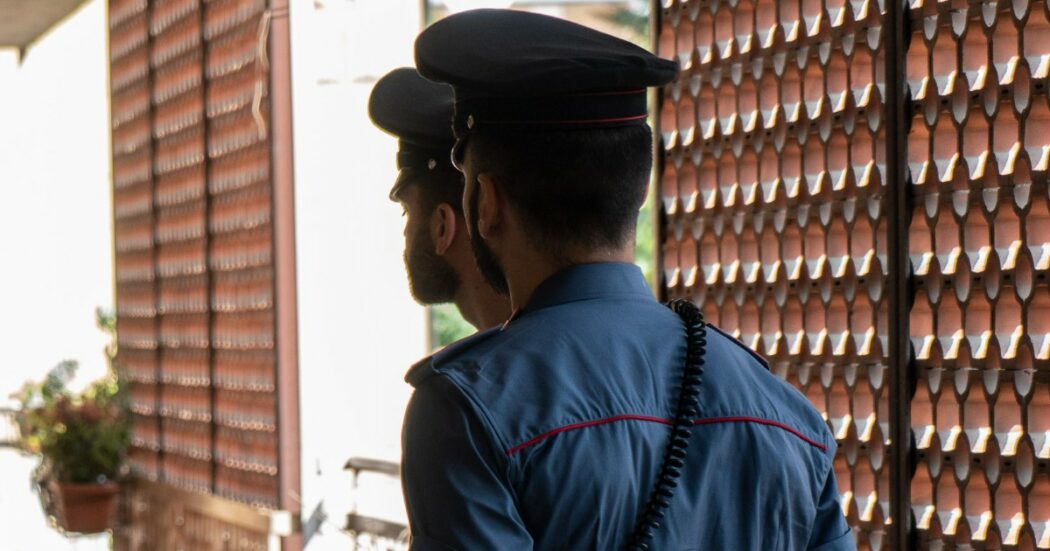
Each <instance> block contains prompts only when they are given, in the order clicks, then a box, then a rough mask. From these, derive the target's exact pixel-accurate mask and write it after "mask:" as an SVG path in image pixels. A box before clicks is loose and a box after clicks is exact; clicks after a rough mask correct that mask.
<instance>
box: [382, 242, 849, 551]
mask: <svg viewBox="0 0 1050 551" xmlns="http://www.w3.org/2000/svg"><path fill="white" fill-rule="evenodd" d="M707 341H708V345H707V356H706V365H705V374H704V378H703V384H702V386H701V395H700V414H699V416H698V420H697V422H696V427H695V428H694V429H693V436H692V440H691V442H690V445H689V455H688V457H687V465H686V466H685V468H684V469H683V470H682V477H681V479H679V485H678V488H677V489H676V491H675V495H674V498H673V499H672V500H671V505H670V508H669V509H668V510H667V517H666V519H665V521H664V522H663V525H662V526H661V527H660V528H658V529H657V530H656V531H655V535H654V539H653V540H652V542H651V545H650V547H651V548H652V549H660V550H664V549H667V550H674V551H680V550H693V549H703V550H722V549H734V550H735V549H755V550H763V551H765V550H779V549H788V550H794V549H819V550H822V551H826V550H839V549H854V548H855V543H854V539H853V535H852V533H851V532H850V530H849V528H848V527H847V525H846V523H845V519H844V517H843V515H842V511H841V509H840V507H839V502H838V493H837V490H836V488H835V478H834V470H833V469H832V459H833V458H834V456H835V442H834V439H833V437H832V435H831V433H830V431H829V430H828V428H827V425H826V424H825V422H824V420H823V419H822V418H821V416H820V414H819V413H817V411H816V410H815V409H814V408H813V406H812V405H810V403H809V402H808V401H807V400H806V398H805V397H804V396H802V394H801V393H799V392H798V391H797V390H795V389H794V388H793V387H791V386H790V385H788V384H787V383H786V382H784V381H782V380H780V379H779V378H777V377H776V376H774V375H772V374H771V373H770V372H769V370H768V369H767V368H766V365H765V363H764V362H763V360H761V359H760V358H759V357H758V356H756V355H754V354H753V353H751V352H750V351H749V350H748V349H746V348H745V347H743V345H741V344H739V343H738V342H737V341H735V340H733V339H731V338H729V337H727V336H725V335H724V334H722V333H720V332H718V331H716V330H713V328H709V331H708V338H707ZM685 349H686V340H685V327H684V324H683V322H682V321H681V319H680V318H679V317H678V316H677V315H676V314H675V313H674V312H672V311H671V310H670V309H669V308H667V307H666V306H664V305H662V304H660V303H658V302H657V301H656V300H655V299H654V298H653V296H652V294H651V292H650V290H649V288H648V287H647V285H646V282H645V279H644V278H643V276H642V274H641V271H640V270H639V269H638V268H637V267H636V266H634V265H630V264H611V263H610V264H582V265H576V266H573V267H570V268H568V269H566V270H564V271H562V272H560V273H558V274H556V275H555V276H553V277H551V278H550V279H548V280H547V281H545V282H544V283H543V284H541V285H540V286H539V287H538V288H537V289H536V291H535V293H534V294H533V296H532V299H531V300H530V301H529V303H528V304H527V305H526V307H525V308H524V309H523V310H522V312H521V313H520V315H518V316H517V317H516V318H514V319H513V321H511V322H510V323H508V324H507V325H505V326H504V327H502V328H497V329H493V330H489V331H486V332H483V333H479V334H477V335H475V336H473V337H469V338H467V339H465V340H463V341H460V342H459V343H456V344H453V345H451V346H450V347H448V348H446V349H445V350H443V351H442V352H439V353H438V354H436V355H435V356H432V357H431V358H428V359H427V360H424V361H422V362H420V363H419V364H417V365H416V366H414V367H413V368H412V369H411V370H410V371H409V373H408V376H407V380H408V381H409V382H410V383H411V384H412V385H413V386H415V388H416V390H415V394H414V395H413V397H412V400H411V402H410V403H409V406H408V411H407V413H406V416H405V425H404V432H403V435H402V440H403V442H402V444H403V448H404V450H403V451H404V457H403V465H402V480H403V484H404V491H405V500H406V503H407V506H408V518H409V524H410V526H411V530H412V536H413V541H412V549H415V550H417V551H424V550H425V551H430V550H446V549H460V550H464V551H468V550H469V551H473V550H488V549H501V550H502V549H508V550H510V549H599V550H616V549H621V548H623V546H624V544H625V542H626V539H627V538H628V536H629V535H630V534H631V532H632V531H633V529H634V526H635V524H636V522H637V520H638V517H639V515H640V513H641V511H642V507H644V505H645V502H646V500H647V499H648V497H649V493H650V491H651V490H652V488H653V485H654V484H655V482H656V480H655V479H656V476H657V472H658V470H659V468H660V464H661V462H662V460H663V453H664V450H665V448H666V443H667V441H668V438H669V431H670V427H669V423H670V420H671V419H672V418H673V407H672V404H673V403H674V401H675V400H676V399H677V392H678V379H679V378H680V374H681V370H682V366H683V365H684V361H685Z"/></svg>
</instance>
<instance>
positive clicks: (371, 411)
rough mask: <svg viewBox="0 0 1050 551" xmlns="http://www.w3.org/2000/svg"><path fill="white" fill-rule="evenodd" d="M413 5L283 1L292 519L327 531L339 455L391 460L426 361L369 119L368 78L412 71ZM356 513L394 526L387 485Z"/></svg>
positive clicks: (390, 171) (381, 137)
mask: <svg viewBox="0 0 1050 551" xmlns="http://www.w3.org/2000/svg"><path fill="white" fill-rule="evenodd" d="M420 12H421V9H420V2H419V0H316V1H315V0H298V1H295V2H293V3H292V10H291V26H292V70H293V102H294V110H293V116H294V122H295V164H296V174H295V177H296V184H295V185H296V218H297V221H296V231H297V246H298V278H299V281H298V283H299V343H300V380H301V388H302V390H301V393H302V402H301V404H302V407H301V419H302V449H303V456H302V466H303V478H304V480H303V512H304V515H308V514H309V513H310V512H311V511H312V510H313V508H314V507H315V506H316V504H317V503H318V502H319V501H320V500H323V501H324V504H325V509H326V510H327V511H328V513H329V515H330V516H331V522H332V523H333V525H332V526H329V527H327V528H326V529H325V532H326V533H328V535H326V536H325V537H322V538H320V539H315V540H314V541H312V542H311V543H310V544H309V547H308V548H309V549H328V548H331V549H345V548H346V545H347V540H346V536H344V535H342V534H334V535H333V532H334V527H335V526H341V525H342V523H343V522H344V520H345V513H346V509H347V507H348V505H349V501H348V499H349V490H350V477H349V476H348V475H347V474H346V473H344V472H343V471H342V466H343V463H344V462H345V461H346V460H347V459H348V458H349V457H351V456H355V455H356V456H366V457H373V458H381V459H389V460H397V459H398V458H399V457H400V428H401V420H402V417H403V413H404V407H405V404H406V402H407V399H408V396H409V394H410V392H411V389H410V387H409V386H408V385H407V384H406V383H405V382H404V381H403V377H404V373H405V371H406V370H407V369H408V367H409V366H410V365H411V363H413V362H414V361H415V360H417V359H419V358H420V357H422V356H423V355H424V354H425V344H426V342H425V341H426V334H425V332H426V323H425V316H424V310H423V309H422V308H420V307H419V306H417V305H416V304H415V303H414V302H412V300H411V298H410V296H409V293H408V286H407V282H406V278H405V272H404V266H403V263H402V260H401V252H402V248H403V237H402V228H403V218H402V217H401V209H400V207H399V206H397V205H395V204H394V203H391V202H390V201H389V200H388V199H387V193H388V191H389V189H390V187H391V185H392V184H393V181H394V178H395V176H396V169H395V162H394V161H395V152H396V150H397V145H396V142H395V140H394V139H393V138H391V137H389V136H387V135H386V134H383V133H382V132H380V131H379V130H377V129H375V127H373V126H372V124H371V123H370V122H369V120H368V113H367V101H368V94H369V93H370V92H371V88H372V85H373V84H374V82H375V80H376V79H377V78H378V77H380V76H382V75H383V74H385V73H386V72H387V71H389V70H391V69H393V68H395V67H399V66H404V65H411V64H412V42H413V40H414V38H415V36H416V34H417V33H418V32H419V29H420V24H421V13H420ZM367 497H368V504H367V506H366V507H364V508H363V511H364V512H367V513H372V514H375V515H377V516H384V517H387V518H392V519H394V520H398V519H403V518H404V512H403V505H402V502H401V496H400V490H399V487H398V486H396V485H391V486H387V487H385V488H384V489H382V490H380V491H379V492H375V493H371V494H370V495H369V496H367Z"/></svg>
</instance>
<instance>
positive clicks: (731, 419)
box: [506, 415, 828, 456]
mask: <svg viewBox="0 0 1050 551" xmlns="http://www.w3.org/2000/svg"><path fill="white" fill-rule="evenodd" d="M617 421H646V422H649V423H660V424H662V425H673V424H674V421H672V420H670V419H664V418H662V417H650V416H647V415H616V416H614V417H605V418H602V419H595V420H593V421H584V422H582V423H573V424H571V425H565V426H562V427H558V428H556V429H553V430H549V431H547V432H545V433H543V434H541V435H539V436H537V437H535V438H532V439H529V440H526V441H525V442H522V443H521V444H518V445H517V446H514V447H513V448H510V449H508V450H507V452H506V453H507V455H508V456H510V455H514V454H516V453H518V452H520V451H521V450H524V449H525V448H528V447H529V446H533V445H535V444H538V443H540V442H542V441H544V440H546V439H548V438H550V437H552V436H554V435H556V434H561V433H563V432H568V431H571V430H576V429H585V428H588V427H596V426H598V425H607V424H609V423H615V422H617ZM720 423H755V424H759V425H765V426H767V427H775V428H778V429H782V430H785V431H787V432H789V433H791V434H792V435H794V436H796V437H798V438H799V439H800V440H802V441H803V442H805V443H807V444H809V445H811V446H813V447H815V448H817V449H819V450H821V451H828V447H827V446H825V445H823V444H821V443H819V442H817V441H815V440H813V439H811V438H809V437H807V436H805V435H804V434H802V433H801V432H799V431H797V430H795V429H793V428H791V427H789V426H787V425H785V424H783V423H779V422H777V421H772V420H769V419H763V418H761V417H710V418H707V419H697V420H695V421H693V425H694V426H701V425H717V424H720Z"/></svg>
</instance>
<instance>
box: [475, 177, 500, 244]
mask: <svg viewBox="0 0 1050 551" xmlns="http://www.w3.org/2000/svg"><path fill="white" fill-rule="evenodd" d="M474 193H476V194H477V195H478V198H477V202H478V220H477V224H476V227H477V228H478V232H479V233H480V234H481V237H484V238H486V239H487V238H489V237H492V235H493V233H494V232H495V231H497V230H498V229H499V227H500V226H501V225H502V223H503V215H504V210H503V208H502V197H501V196H500V192H499V186H497V185H496V181H495V180H494V179H493V178H492V174H491V173H488V172H483V173H481V174H478V185H477V186H476V188H475V189H474Z"/></svg>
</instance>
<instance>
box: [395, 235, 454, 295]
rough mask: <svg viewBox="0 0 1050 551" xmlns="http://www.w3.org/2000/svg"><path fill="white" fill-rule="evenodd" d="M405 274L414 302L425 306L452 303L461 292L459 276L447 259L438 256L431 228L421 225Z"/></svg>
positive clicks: (408, 253) (407, 251)
mask: <svg viewBox="0 0 1050 551" xmlns="http://www.w3.org/2000/svg"><path fill="white" fill-rule="evenodd" d="M404 258H405V270H406V271H407V272H408V288H409V291H410V292H411V293H412V298H414V299H415V300H416V302H418V303H419V304H422V305H424V306H427V305H430V304H441V303H443V302H452V300H453V299H455V297H456V290H457V289H459V274H457V273H456V270H455V269H454V268H452V265H451V264H449V263H448V261H447V260H445V258H444V257H442V256H441V255H439V254H437V253H436V252H434V239H433V238H432V237H431V236H430V228H429V227H428V226H427V225H426V224H420V226H419V228H418V229H417V230H416V234H415V236H414V239H412V240H411V241H410V243H409V245H408V246H407V247H405V254H404Z"/></svg>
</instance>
